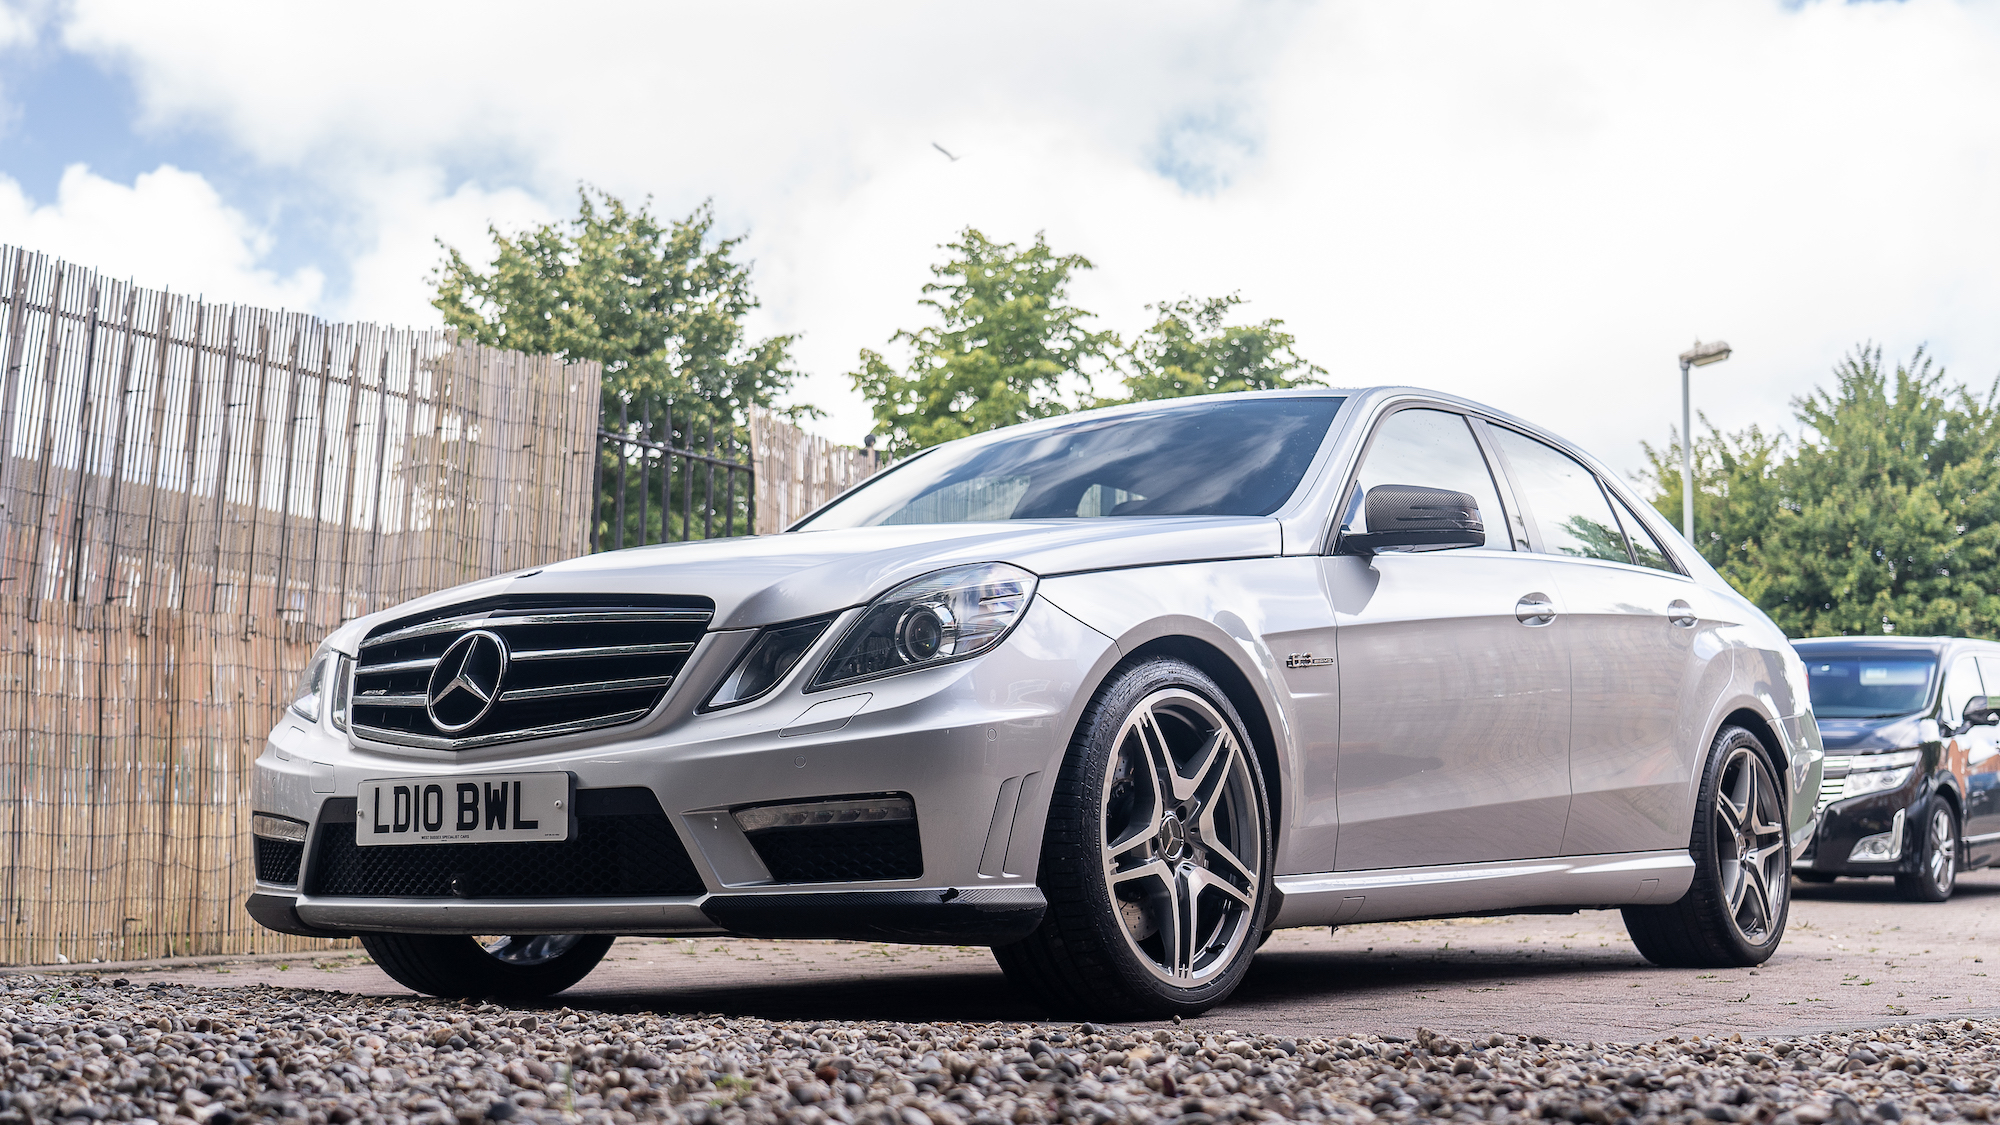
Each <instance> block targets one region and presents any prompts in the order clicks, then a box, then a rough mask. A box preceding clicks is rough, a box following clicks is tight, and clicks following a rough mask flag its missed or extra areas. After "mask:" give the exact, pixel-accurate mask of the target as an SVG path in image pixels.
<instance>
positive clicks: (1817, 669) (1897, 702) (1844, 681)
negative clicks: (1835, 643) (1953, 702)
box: [1800, 653, 1937, 719]
mask: <svg viewBox="0 0 2000 1125" xmlns="http://www.w3.org/2000/svg"><path fill="white" fill-rule="evenodd" d="M1800 655H1801V656H1803V657H1804V658H1805V662H1806V675H1807V676H1808V677H1810V679H1811V683H1812V703H1813V713H1814V714H1815V715H1818V716H1819V717H1820V718H1822V719H1887V718H1890V717H1892V716H1895V715H1908V714H1911V713H1913V712H1916V711H1921V710H1923V709H1924V705H1925V704H1926V703H1928V702H1929V701H1930V693H1931V675H1932V674H1933V673H1934V672H1935V671H1936V670H1937V660H1936V659H1935V658H1933V657H1928V656H1918V655H1914V654H1912V655H1909V656H1902V655H1898V656H1894V657H1886V658H1877V657H1861V656H1839V655H1826V656H1821V655H1816V654H1811V653H1801V654H1800Z"/></svg>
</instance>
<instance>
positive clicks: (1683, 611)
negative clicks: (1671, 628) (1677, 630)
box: [1667, 598, 1699, 629]
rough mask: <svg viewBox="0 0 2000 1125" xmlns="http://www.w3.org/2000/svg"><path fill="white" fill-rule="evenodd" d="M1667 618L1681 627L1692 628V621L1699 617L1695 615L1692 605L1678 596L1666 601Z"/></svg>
mask: <svg viewBox="0 0 2000 1125" xmlns="http://www.w3.org/2000/svg"><path fill="white" fill-rule="evenodd" d="M1667 620H1669V621H1671V622H1673V623H1674V624H1676V625H1678V626H1680V627H1681V628H1683V629H1692V628H1694V623H1695V622H1696V621H1697V620H1699V618H1697V617H1695V615H1694V607H1693V606H1691V605H1689V604H1687V603H1686V602H1684V601H1682V600H1681V599H1679V598H1675V599H1674V600H1673V601H1670V602H1668V603H1667Z"/></svg>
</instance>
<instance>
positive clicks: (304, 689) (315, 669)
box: [292, 649, 334, 723]
mask: <svg viewBox="0 0 2000 1125" xmlns="http://www.w3.org/2000/svg"><path fill="white" fill-rule="evenodd" d="M333 657H334V654H333V652H332V650H330V649H321V650H320V651H319V652H316V653H314V654H313V658H312V663H310V664H308V665H306V670H305V671H303V672H301V673H299V686H298V690H297V691H294V692H293V693H292V710H293V711H295V712H297V713H298V716H299V717H300V718H302V719H304V720H306V721H307V722H309V723H317V722H319V716H320V710H321V704H322V702H323V701H324V700H325V699H326V689H327V686H328V684H327V680H328V678H329V676H328V674H329V672H330V671H331V669H332V667H333Z"/></svg>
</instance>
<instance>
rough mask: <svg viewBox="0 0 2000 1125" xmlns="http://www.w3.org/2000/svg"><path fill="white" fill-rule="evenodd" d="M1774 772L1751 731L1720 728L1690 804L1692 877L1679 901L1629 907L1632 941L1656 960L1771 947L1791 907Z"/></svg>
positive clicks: (1706, 961)
mask: <svg viewBox="0 0 2000 1125" xmlns="http://www.w3.org/2000/svg"><path fill="white" fill-rule="evenodd" d="M1786 844H1787V842H1786V838H1785V802H1784V797H1783V794H1782V792H1781V791H1780V790H1779V788H1778V775H1777V771H1776V770H1774V769H1773V768H1772V767H1771V759H1770V757H1769V755H1768V753H1767V751H1766V750H1765V748H1764V744H1763V743H1762V742H1760V741H1758V739H1757V736H1756V735H1754V734H1751V733H1750V732H1749V731H1747V730H1744V729H1743V728H1742V727H1724V728H1722V730H1721V731H1719V732H1717V734H1716V736H1715V741H1714V742H1713V743H1712V744H1711V746H1710V750H1709V755H1708V768H1707V770H1706V772H1705V773H1704V775H1703V777H1702V784H1701V796H1700V798H1699V799H1698V800H1697V801H1696V802H1695V813H1694V830H1693V833H1692V834H1691V835H1690V837H1689V840H1688V854H1689V856H1690V857H1692V858H1693V860H1694V882H1693V884H1692V885H1691V886H1689V887H1688V892H1687V894H1685V895H1683V896H1681V899H1680V901H1678V902H1674V903H1669V904H1667V905H1665V906H1628V907H1626V908H1625V909H1624V915H1625V928H1626V930H1627V932H1629V933H1630V934H1631V935H1632V944H1634V945H1636V946H1638V947H1639V952H1640V953H1641V954H1642V955H1644V956H1645V958H1646V960H1648V961H1651V962H1653V963H1654V964H1655V965H1666V966H1673V967H1686V968H1722V967H1737V966H1743V965H1760V964H1762V963H1764V961H1766V960H1767V959H1769V958H1770V956H1771V954H1772V953H1774V952H1776V951H1777V948H1778V942H1779V940H1780V939H1781V938H1783V937H1784V935H1785V918H1786V916H1787V914H1788V913H1789V911H1790V908H1791V885H1792V884H1791V874H1792V871H1791V868H1792V854H1791V849H1790V848H1789V847H1787V846H1786Z"/></svg>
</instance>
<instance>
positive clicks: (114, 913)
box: [0, 247, 600, 964]
mask: <svg viewBox="0 0 2000 1125" xmlns="http://www.w3.org/2000/svg"><path fill="white" fill-rule="evenodd" d="M0 357H3V358H4V369H0V855H3V856H4V858H5V865H4V869H0V907H3V908H4V916H0V962H8V963H17V964H18V963H48V962H53V961H56V960H58V959H59V957H60V958H67V959H68V960H70V961H72V962H80V961H89V960H98V959H102V960H120V959H127V958H140V957H158V956H170V955H188V954H213V953H237V952H247V951H260V950H283V949H293V948H307V947H313V946H319V945H324V944H326V943H323V942H313V941H310V940H308V939H300V938H290V937H285V936H282V935H278V934H273V933H270V932H268V931H265V930H263V929H262V928H260V927H258V926H257V925H256V924H255V923H253V922H251V921H250V919H249V918H248V917H247V916H245V914H244V913H243V908H242V903H243V899H244V897H245V895H246V894H247V893H248V891H249V888H250V886H251V882H252V879H251V871H252V865H251V856H250V848H249V835H248V823H247V822H248V818H249V807H248V802H247V798H248V794H249V770H250V763H251V761H252V760H253V759H254V758H255V757H256V755H257V754H258V753H259V751H260V750H261V748H262V745H263V740H264V735H265V733H266V732H267V731H268V730H269V728H270V726H271V724H272V723H273V722H274V721H275V719H276V718H277V716H278V714H279V713H280V709H281V708H282V707H283V706H284V705H285V702H286V700H287V697H288V696H289V695H290V693H291V690H292V686H293V681H294V679H295V677H296V676H297V674H298V672H299V670H300V668H302V667H303V666H304V664H305V663H306V661H307V660H308V659H309V658H310V656H311V654H312V651H313V649H314V647H315V645H316V644H317V643H318V642H319V640H320V639H321V638H322V637H323V636H324V635H325V634H327V633H328V632H330V631H332V629H333V628H334V627H335V626H337V625H338V624H339V623H340V622H342V621H344V620H348V619H350V618H353V617H356V616H358V615H360V614H364V613H368V612H370V611H372V610H375V609H379V608H383V607H386V606H389V605H393V604H395V603H397V602H399V601H402V600H404V599H407V598H410V597H413V596H416V595H418V594H422V593H426V592H429V591H432V590H436V589H440V588H443V587H447V586H452V585H455V584H457V583H460V582H465V581H469V580H472V579H475V578H480V577H483V576H486V575H489V574H493V573H498V572H502V571H506V570H510V569H514V568H518V567H526V566H533V565H537V564H540V563H545V562H549V561H553V560H555V559H559V558H565V557H569V556H572V555H577V554H581V553H582V552H583V551H584V550H585V549H586V542H585V540H586V533H587V526H588V522H589V521H588V513H589V511H590V507H591V504H590V492H591V486H592V462H593V460H594V458H595V455H596V454H595V451H596V430H597V423H598V406H599V375H600V373H599V371H598V369H597V367H596V366H595V365H592V364H573V365H567V366H565V365H563V364H560V363H558V362H557V361H555V360H552V359H549V358H546V357H543V358H532V357H529V356H525V355H521V354H519V353H514V352H505V351H499V350H496V349H491V348H484V347H479V346H474V345H470V344H464V343H460V342H459V341H458V340H457V339H456V337H455V336H454V335H453V334H451V333H448V332H416V331H397V330H388V329H383V328H377V327H374V326H371V325H332V324H327V323H324V322H322V321H319V320H316V319H314V318H312V317H309V316H304V315H301V314H297V313H282V312H270V311H266V310H261V309H253V308H245V307H241V306H231V305H217V304H206V303H203V302H201V301H199V300H196V299H190V298H188V297H184V296H180V295H176V294H169V293H165V292H159V291H155V290H148V289H142V288H138V287H136V286H133V285H131V284H128V283H126V282H121V281H114V280H111V279H107V278H104V277H101V276H99V275H98V274H96V273H93V272H91V271H90V270H88V269H84V268H82V267H78V266H74V265H67V264H64V263H60V262H55V261H52V260H50V259H49V258H47V257H45V256H42V255H39V254H35V253H31V252H27V251H23V250H19V249H15V248H12V247H0Z"/></svg>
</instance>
